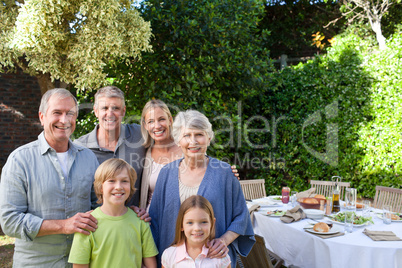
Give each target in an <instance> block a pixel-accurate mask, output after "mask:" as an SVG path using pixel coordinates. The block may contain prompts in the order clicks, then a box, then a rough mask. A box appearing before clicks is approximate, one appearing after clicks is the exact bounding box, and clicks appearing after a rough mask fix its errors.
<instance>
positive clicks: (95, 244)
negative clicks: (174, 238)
mask: <svg viewBox="0 0 402 268" xmlns="http://www.w3.org/2000/svg"><path fill="white" fill-rule="evenodd" d="M91 214H92V215H93V216H94V217H95V218H96V219H97V220H98V229H96V231H95V232H91V234H90V235H84V234H81V233H75V235H74V240H73V245H72V247H71V251H70V256H69V259H68V262H70V263H76V264H88V263H89V264H90V267H141V263H142V258H148V257H153V256H155V255H157V254H158V250H157V248H156V245H155V242H154V240H153V237H152V233H151V229H150V228H149V224H148V223H147V222H144V221H142V220H140V218H138V217H137V214H136V213H135V212H134V211H132V210H131V209H128V211H127V213H126V214H124V215H123V216H118V217H112V216H109V215H106V214H104V213H103V212H102V211H101V210H100V208H97V209H95V210H94V211H93V212H92V213H91Z"/></svg>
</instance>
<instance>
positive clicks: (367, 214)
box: [362, 200, 371, 218]
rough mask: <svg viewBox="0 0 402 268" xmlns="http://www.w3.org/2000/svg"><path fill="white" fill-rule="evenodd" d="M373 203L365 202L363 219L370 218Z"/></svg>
mask: <svg viewBox="0 0 402 268" xmlns="http://www.w3.org/2000/svg"><path fill="white" fill-rule="evenodd" d="M370 211H371V202H370V200H363V213H362V214H363V217H366V218H367V217H370Z"/></svg>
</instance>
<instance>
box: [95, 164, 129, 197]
mask: <svg viewBox="0 0 402 268" xmlns="http://www.w3.org/2000/svg"><path fill="white" fill-rule="evenodd" d="M124 169H126V170H127V173H128V177H129V179H130V195H129V196H128V198H127V200H126V202H125V203H126V204H127V203H128V202H129V201H130V200H131V198H132V197H133V195H134V193H135V191H136V189H135V181H136V180H137V173H136V172H135V170H134V168H133V167H132V166H130V164H129V163H127V162H126V161H124V160H123V159H120V158H111V159H108V160H106V161H105V162H103V163H102V164H101V165H100V166H99V167H98V169H97V170H96V172H95V181H94V189H95V194H96V197H97V198H98V201H97V203H98V204H102V203H103V194H102V184H103V183H104V182H105V181H106V180H108V179H110V178H114V177H116V176H117V175H118V174H119V173H120V172H121V171H122V170H124Z"/></svg>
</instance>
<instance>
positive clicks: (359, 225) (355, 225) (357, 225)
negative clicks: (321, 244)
mask: <svg viewBox="0 0 402 268" xmlns="http://www.w3.org/2000/svg"><path fill="white" fill-rule="evenodd" d="M328 220H329V221H330V222H332V223H336V224H340V225H345V223H344V222H340V221H334V220H332V219H331V218H329V219H328ZM369 224H371V223H370V222H366V223H363V224H353V227H363V226H367V225H369Z"/></svg>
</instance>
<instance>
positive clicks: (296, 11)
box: [259, 0, 345, 58]
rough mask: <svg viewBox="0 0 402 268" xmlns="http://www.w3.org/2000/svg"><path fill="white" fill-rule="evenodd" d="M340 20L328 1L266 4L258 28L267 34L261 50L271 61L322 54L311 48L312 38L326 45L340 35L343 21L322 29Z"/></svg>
mask: <svg viewBox="0 0 402 268" xmlns="http://www.w3.org/2000/svg"><path fill="white" fill-rule="evenodd" d="M340 16H341V12H340V11H339V4H338V3H335V2H331V1H330V2H328V1H325V0H317V1H309V0H295V1H294V0H268V1H266V3H265V16H264V18H263V19H262V21H261V23H260V26H259V28H260V29H266V30H268V31H269V33H270V36H269V38H267V40H266V42H265V43H264V46H265V47H266V48H268V49H269V50H270V54H271V57H272V58H277V57H279V56H281V55H282V54H286V55H288V56H289V57H291V58H294V57H304V56H314V55H315V54H324V53H325V49H322V48H317V47H313V46H312V40H313V37H312V35H313V34H316V33H317V32H320V35H322V36H325V39H326V40H325V43H326V44H327V45H329V42H328V39H331V38H332V37H334V36H335V35H337V34H338V33H340V32H341V30H342V28H343V23H344V20H345V19H344V18H342V19H341V20H340V21H338V23H336V24H333V25H331V27H327V28H324V27H323V26H324V25H326V24H328V22H330V21H332V20H334V19H336V18H339V17H340ZM323 42H324V41H323Z"/></svg>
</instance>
